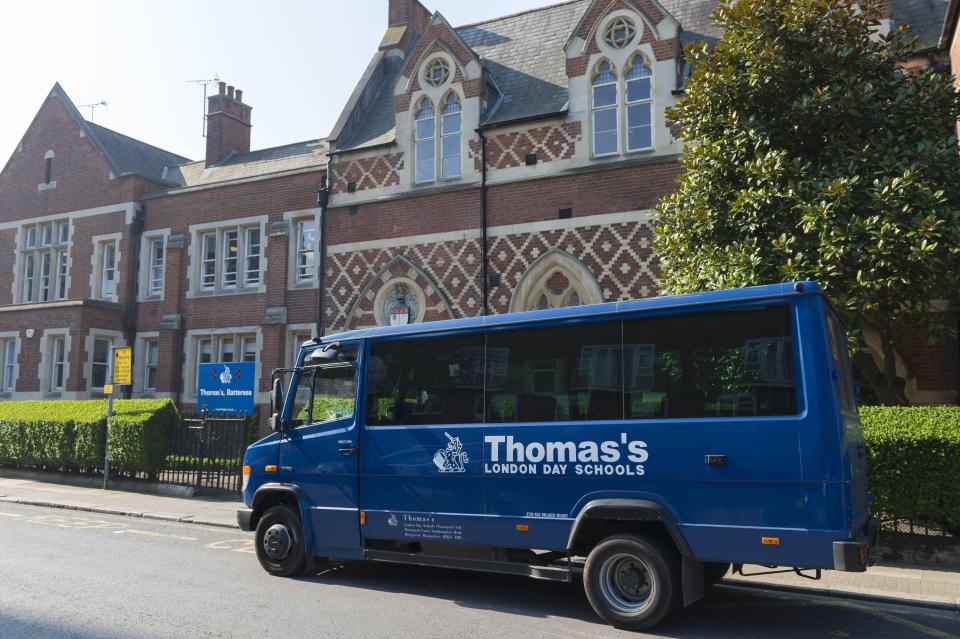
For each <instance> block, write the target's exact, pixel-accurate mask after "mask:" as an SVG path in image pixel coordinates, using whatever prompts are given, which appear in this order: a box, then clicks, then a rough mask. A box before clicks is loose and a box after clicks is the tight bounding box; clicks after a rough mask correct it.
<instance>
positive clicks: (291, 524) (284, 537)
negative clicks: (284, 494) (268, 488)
mask: <svg viewBox="0 0 960 639" xmlns="http://www.w3.org/2000/svg"><path fill="white" fill-rule="evenodd" d="M254 545H255V546H256V549H257V559H259V560H260V565H261V566H263V569H264V570H266V571H267V572H268V573H270V574H271V575H276V576H278V577H292V576H293V575H297V574H300V573H301V572H303V571H304V569H305V568H306V567H307V559H306V551H305V549H304V546H303V527H302V526H301V525H300V517H299V516H297V513H296V512H294V510H293V508H291V507H290V506H288V505H286V504H277V505H276V506H271V507H270V508H268V509H267V511H266V512H264V513H263V516H262V517H260V521H259V522H258V523H257V532H256V537H255V541H254Z"/></svg>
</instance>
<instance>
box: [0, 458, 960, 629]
mask: <svg viewBox="0 0 960 639" xmlns="http://www.w3.org/2000/svg"><path fill="white" fill-rule="evenodd" d="M4 474H5V471H3V470H2V469H0V504H2V503H3V502H8V503H9V502H12V503H17V504H24V505H32V506H44V507H51V508H62V509H68V510H78V511H86V512H93V513H100V514H110V515H126V516H130V517H138V518H141V519H150V520H160V521H169V522H181V523H188V524H202V525H205V526H215V527H219V528H228V529H236V528H237V519H236V511H237V508H238V507H240V506H241V505H242V504H241V502H240V501H239V499H236V500H235V499H231V498H229V497H209V496H201V497H192V498H186V497H170V496H163V495H153V494H145V493H139V492H130V491H120V490H102V489H100V488H92V487H82V486H69V485H63V484H58V483H51V482H49V481H38V480H32V479H25V478H23V477H22V476H19V477H17V478H9V477H4ZM766 570H768V569H767V568H765V567H762V566H744V567H743V572H744V573H746V574H747V575H750V574H751V573H757V572H763V571H766ZM724 584H725V585H729V586H736V587H743V588H754V589H761V590H768V591H781V592H794V593H806V594H812V595H818V596H824V597H841V598H847V599H862V600H867V601H873V602H886V603H895V604H906V605H914V606H917V605H919V606H924V607H928V608H938V609H942V610H947V611H953V612H960V571H958V572H952V571H948V570H928V569H925V568H923V567H919V566H910V565H904V564H893V563H885V564H878V565H874V566H871V567H870V569H869V570H868V571H867V572H865V573H845V572H835V571H832V570H825V571H823V572H822V573H821V578H820V579H819V580H817V581H814V580H811V579H807V578H804V577H801V576H798V575H796V574H794V573H793V572H788V573H780V574H772V575H760V576H742V575H739V574H729V573H728V574H727V576H726V577H725V578H724Z"/></svg>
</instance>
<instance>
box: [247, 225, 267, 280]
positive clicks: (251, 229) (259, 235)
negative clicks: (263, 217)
mask: <svg viewBox="0 0 960 639" xmlns="http://www.w3.org/2000/svg"><path fill="white" fill-rule="evenodd" d="M243 233H244V237H243V286H244V287H250V286H260V280H261V279H263V274H262V271H261V270H260V260H261V259H262V258H263V232H262V231H261V230H260V227H259V226H256V225H254V226H247V227H244V229H243ZM254 233H256V242H254V241H253V235H254ZM253 246H256V247H257V250H256V252H255V253H254V252H253V251H252V250H251V249H252V247H253ZM251 260H256V265H257V266H256V268H250V263H251ZM251 274H255V276H256V277H255V278H254V279H252V280H251V278H250V275H251Z"/></svg>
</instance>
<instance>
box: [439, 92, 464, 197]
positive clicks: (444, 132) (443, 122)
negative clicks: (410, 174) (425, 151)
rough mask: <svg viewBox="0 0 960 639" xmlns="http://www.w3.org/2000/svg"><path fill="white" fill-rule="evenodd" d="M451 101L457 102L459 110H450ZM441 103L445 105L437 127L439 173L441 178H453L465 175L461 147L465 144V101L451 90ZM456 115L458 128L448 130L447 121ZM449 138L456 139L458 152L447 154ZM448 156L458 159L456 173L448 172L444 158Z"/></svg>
mask: <svg viewBox="0 0 960 639" xmlns="http://www.w3.org/2000/svg"><path fill="white" fill-rule="evenodd" d="M451 101H453V102H456V105H457V110H456V111H450V112H448V111H447V108H448V107H449V105H450V103H451ZM441 104H442V105H443V107H442V108H441V110H440V112H439V113H438V114H437V127H438V132H439V134H440V135H439V136H438V137H439V142H438V144H437V147H438V148H437V151H438V153H437V158H438V163H439V169H440V173H439V175H440V179H441V180H453V179H456V178H459V177H463V158H462V154H463V150H462V149H461V146H462V144H463V103H462V102H461V101H460V96H458V95H457V94H456V93H455V92H453V91H450V92H449V93H447V95H446V96H444V98H443V101H442V102H441ZM454 115H456V116H457V122H458V124H457V128H456V130H453V129H450V130H448V128H447V122H448V121H452V120H453V116H454ZM448 140H449V141H452V140H455V141H456V145H455V146H456V149H457V152H456V154H451V155H446V152H445V150H444V146H445V143H446V142H447V141H448ZM448 158H451V159H452V158H456V159H457V163H456V173H447V171H446V168H445V165H446V163H445V162H444V160H446V159H448Z"/></svg>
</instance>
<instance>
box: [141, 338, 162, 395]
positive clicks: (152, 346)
mask: <svg viewBox="0 0 960 639" xmlns="http://www.w3.org/2000/svg"><path fill="white" fill-rule="evenodd" d="M151 353H153V361H152V362H151V361H150V354H151ZM151 371H153V384H150V372H151ZM159 374H160V340H159V339H157V338H156V337H154V338H152V339H146V340H144V341H143V390H144V391H146V392H150V393H155V392H157V379H158V377H159Z"/></svg>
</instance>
